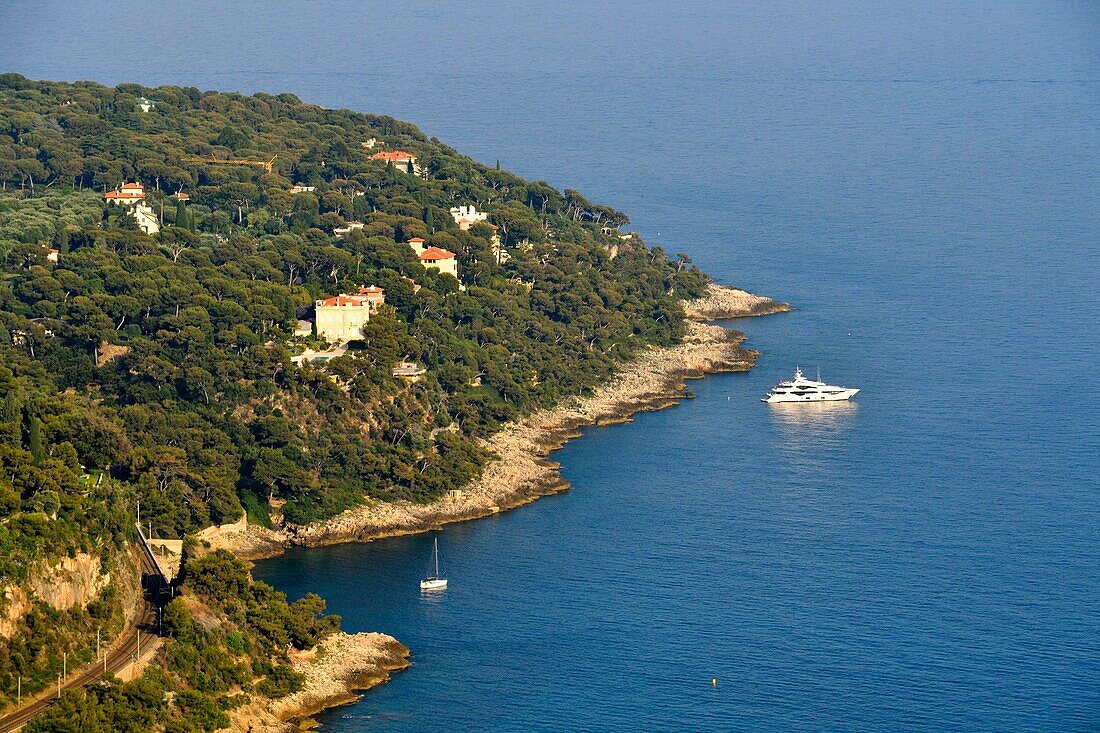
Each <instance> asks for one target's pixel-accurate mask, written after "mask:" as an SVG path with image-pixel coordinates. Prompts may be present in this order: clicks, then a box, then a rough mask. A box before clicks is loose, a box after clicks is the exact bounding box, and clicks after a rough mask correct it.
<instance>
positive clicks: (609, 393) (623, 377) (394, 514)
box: [202, 285, 789, 559]
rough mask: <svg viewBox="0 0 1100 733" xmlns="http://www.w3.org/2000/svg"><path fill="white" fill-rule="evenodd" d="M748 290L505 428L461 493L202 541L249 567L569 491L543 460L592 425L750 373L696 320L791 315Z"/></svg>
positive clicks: (703, 306)
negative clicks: (705, 382)
mask: <svg viewBox="0 0 1100 733" xmlns="http://www.w3.org/2000/svg"><path fill="white" fill-rule="evenodd" d="M788 309H789V307H788V306H787V305H786V304H783V303H776V302H775V301H773V300H770V299H768V298H763V297H760V296H757V295H752V294H751V293H746V292H745V291H742V290H736V289H733V288H726V287H722V286H717V285H712V286H710V289H709V291H708V295H707V296H706V297H705V298H702V299H700V300H697V301H690V302H687V303H685V310H686V311H687V313H688V315H689V320H688V323H687V334H686V335H685V337H684V339H683V341H682V343H680V344H678V345H676V346H672V347H668V348H661V349H650V350H649V351H646V352H643V353H642V354H640V355H639V356H638V357H637V358H636V359H635V360H633V361H631V362H628V363H626V364H624V365H623V366H622V368H621V369H620V371H619V372H618V373H617V374H616V375H615V377H614V378H613V379H612V380H611V381H610V382H609V383H608V384H606V385H604V386H603V387H600V388H598V389H596V390H595V391H594V392H593V394H591V395H590V396H587V397H584V398H573V399H571V400H568V401H566V402H565V403H563V404H562V405H560V406H558V407H556V408H554V409H550V410H542V411H540V412H537V413H535V414H533V415H530V416H528V417H527V418H525V419H522V420H518V421H515V422H512V423H509V424H507V425H505V426H504V427H503V428H502V429H501V430H500V431H499V432H498V433H496V434H495V435H493V436H492V437H491V438H489V439H488V440H486V441H485V447H486V448H487V449H488V450H489V451H491V452H492V453H493V454H494V455H496V456H497V458H496V459H495V460H493V461H492V462H490V463H489V465H487V466H486V467H485V471H484V473H483V475H482V477H481V478H480V479H478V480H476V481H473V482H471V483H470V484H469V485H468V486H466V487H464V488H463V490H462V491H460V492H455V493H453V494H449V495H447V496H444V497H441V498H440V499H438V500H436V501H433V502H431V503H428V504H414V503H412V502H404V501H398V502H380V501H368V502H366V503H365V504H363V505H361V506H358V507H355V508H354V509H349V510H348V511H346V512H344V513H343V514H340V515H338V516H336V517H334V518H332V519H330V520H328V521H325V522H321V523H317V524H311V525H307V526H287V527H282V528H279V529H276V530H268V529H264V528H262V527H256V526H247V525H246V526H244V527H243V528H242V527H241V526H240V525H234V526H233V527H232V528H231V529H230V528H228V527H227V528H225V529H224V530H223V529H221V528H218V529H215V528H210V529H207V530H206V531H204V532H203V534H202V538H203V539H205V540H206V541H208V542H210V544H211V546H213V547H224V548H226V549H229V550H231V551H233V552H235V553H236V554H237V555H239V556H241V557H245V558H249V559H257V558H261V557H269V556H271V555H276V554H279V553H280V552H281V551H282V550H283V549H284V548H285V547H287V546H289V545H302V546H320V545H330V544H337V543H341V542H356V541H359V542H362V541H367V540H371V539H377V538H380V537H392V536H396V535H403V534H413V533H417V532H424V531H427V530H430V529H435V528H438V527H440V526H442V525H444V524H448V523H451V522H459V521H464V520H467V519H476V518H478V517H484V516H489V515H491V514H496V513H498V512H502V511H505V510H508V509H513V508H515V507H518V506H522V505H523V504H527V503H529V502H531V501H534V500H535V499H538V498H539V497H541V496H546V495H548V494H553V493H556V492H559V491H563V490H565V489H567V488H569V483H568V482H567V481H566V480H565V479H563V478H562V477H561V475H560V474H559V473H558V464H557V463H555V462H554V461H552V460H550V459H549V458H547V456H548V455H549V454H550V453H551V452H552V451H554V450H557V449H558V448H560V447H561V446H562V445H564V444H565V442H566V441H568V440H569V439H570V438H573V437H575V436H576V435H577V430H578V429H579V428H581V427H584V426H588V425H611V424H615V423H621V422H626V421H628V420H629V419H630V417H631V416H632V415H634V414H635V413H638V412H643V411H650V410H660V409H663V408H665V407H669V406H672V405H675V404H677V403H679V402H680V400H682V399H684V398H685V397H688V396H689V395H688V394H687V393H686V392H685V391H684V380H685V379H695V378H699V377H702V376H704V375H706V374H713V373H716V372H725V371H747V370H748V369H750V368H752V366H753V364H754V363H755V360H756V356H757V352H755V351H752V350H751V349H746V348H743V347H742V346H741V341H742V340H743V338H744V336H743V334H741V333H739V332H736V331H730V330H727V329H725V328H722V327H720V326H714V325H707V324H703V323H699V322H698V321H701V320H706V319H710V318H734V317H739V316H749V315H758V314H763V313H774V312H778V311H783V310H788Z"/></svg>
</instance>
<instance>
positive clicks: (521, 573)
mask: <svg viewBox="0 0 1100 733" xmlns="http://www.w3.org/2000/svg"><path fill="white" fill-rule="evenodd" d="M0 70H4V71H18V72H20V73H23V74H25V75H27V76H29V77H32V78H50V79H92V80H96V81H100V82H104V83H108V84H114V83H120V82H126V81H136V82H141V83H144V84H147V85H150V86H152V85H156V84H180V85H193V86H198V87H201V88H216V89H233V90H239V91H242V92H253V91H265V92H281V91H292V92H295V93H297V94H298V95H299V96H300V97H302V98H303V99H305V100H308V101H312V102H316V103H319V104H322V105H325V106H329V107H350V108H353V109H357V110H362V111H371V112H377V113H384V114H390V115H393V116H395V117H399V118H402V119H408V120H411V121H413V122H415V123H417V124H419V125H420V126H421V128H422V129H424V130H425V131H426V132H427V133H428V134H430V135H434V136H438V137H439V138H441V139H443V140H445V141H447V142H449V143H451V144H453V145H454V146H456V147H457V148H459V149H461V150H463V151H465V152H467V153H469V154H471V155H473V156H474V157H475V158H477V159H479V160H481V161H483V162H486V163H488V164H494V163H495V161H496V160H497V159H499V160H500V161H501V165H502V166H503V167H505V168H510V169H513V170H515V171H516V172H518V173H520V174H521V175H524V176H528V177H533V178H542V179H545V180H547V181H549V182H551V183H552V184H554V185H556V186H559V187H570V188H577V189H579V190H582V191H583V192H585V194H586V195H588V196H589V197H590V198H592V199H594V200H598V201H601V202H606V203H608V204H611V205H613V206H615V207H617V208H620V209H623V210H625V211H627V212H628V213H629V214H630V215H631V216H632V217H633V219H634V223H633V226H634V227H636V228H637V229H638V231H639V232H641V234H642V235H643V236H644V237H645V238H646V240H647V241H648V242H649V243H650V244H653V245H658V246H661V247H663V248H665V249H666V250H667V251H669V252H672V253H675V252H680V251H683V252H687V253H688V254H690V255H691V256H692V257H693V258H694V259H695V260H696V261H697V262H698V263H699V264H700V265H701V266H702V267H703V268H704V269H706V270H707V271H708V272H710V273H711V274H712V275H713V276H714V277H715V279H716V280H718V281H720V282H725V283H730V284H735V285H738V286H741V287H745V288H748V289H750V290H753V291H754V292H760V293H763V294H767V295H771V296H774V297H776V298H779V299H782V300H787V301H789V302H791V303H792V305H793V306H794V307H795V310H794V311H793V312H791V313H787V314H782V315H774V316H768V317H765V318H760V319H752V320H744V321H735V322H731V323H729V324H728V325H730V326H731V327H733V328H737V329H741V330H743V331H745V332H746V333H747V335H748V344H749V345H750V346H752V347H754V348H756V349H759V350H760V351H761V352H762V355H761V357H760V359H759V363H758V365H757V367H756V368H755V369H754V370H753V371H752V372H750V373H747V374H735V375H721V376H715V377H710V378H707V379H705V380H702V381H698V382H693V383H692V384H691V385H690V389H691V390H692V391H693V392H694V393H695V395H696V398H695V399H693V400H688V401H685V402H684V403H683V404H681V405H680V406H678V407H675V408H673V409H669V410H665V411H662V412H658V413H649V414H643V415H639V416H638V417H637V419H636V420H635V421H634V422H633V423H631V424H627V425H621V426H614V427H606V428H596V429H590V430H586V431H585V433H584V435H583V437H581V438H580V439H578V440H576V441H573V442H572V443H570V444H569V445H568V446H567V447H565V448H564V449H563V450H561V451H560V452H559V453H557V454H556V458H557V460H559V461H560V462H561V464H562V471H563V473H564V475H565V476H566V478H568V479H569V480H570V481H571V482H572V484H573V488H572V489H571V490H570V491H569V492H567V493H564V494H561V495H558V496H554V497H550V498H546V499H543V500H541V501H539V502H537V503H535V504H533V505H530V506H527V507H524V508H522V509H519V510H516V511H513V512H510V513H508V514H505V515H503V516H498V517H493V518H490V519H485V520H481V521H477V522H472V523H467V524H464V525H459V526H450V527H447V528H446V529H445V530H444V531H442V532H441V533H439V534H438V536H439V539H440V544H441V548H442V551H443V558H444V563H445V566H446V570H447V575H448V576H449V578H450V583H451V585H450V588H449V589H448V590H447V591H446V592H445V593H442V594H439V595H437V596H434V597H431V598H425V597H422V596H421V594H420V593H419V591H418V590H417V581H418V580H419V578H420V577H421V576H422V575H423V573H424V571H425V569H426V566H427V564H428V561H429V558H430V554H431V542H432V536H430V535H425V536H417V537H405V538H399V539H393V540H385V541H379V542H375V543H372V544H368V545H347V546H340V547H333V548H328V549H319V550H295V551H292V552H290V553H288V554H287V555H286V556H285V557H281V558H278V559H274V560H270V561H266V562H263V563H260V564H259V565H257V567H256V571H255V573H256V575H257V577H260V578H262V579H265V580H267V581H269V582H271V583H273V584H275V585H276V586H277V587H279V588H281V589H283V590H285V591H286V592H287V593H289V594H290V595H292V596H298V595H301V594H303V593H306V592H308V591H313V592H316V593H319V594H321V595H322V596H324V597H325V598H326V599H328V601H329V608H330V610H331V611H333V612H335V613H338V614H340V615H341V616H343V618H344V626H345V628H347V629H348V630H351V631H359V630H381V631H385V632H387V633H390V634H393V635H394V636H396V637H397V638H399V639H400V640H401V641H403V642H404V643H405V644H407V645H408V646H409V647H411V649H412V666H411V667H410V668H409V669H408V670H407V671H404V672H401V673H400V674H398V675H397V676H396V677H395V678H394V679H393V681H392V682H390V683H389V684H386V685H384V686H382V687H379V688H376V689H375V690H372V691H370V692H369V693H367V694H366V696H365V697H364V698H363V700H362V701H361V702H359V703H356V704H353V705H350V706H347V707H344V708H340V709H338V710H335V711H331V712H330V713H328V714H326V715H325V716H324V718H323V720H324V727H323V729H322V730H323V731H326V732H327V733H336V732H340V733H346V732H350V731H385V732H386V733H390V732H393V733H398V732H400V733H405V732H409V731H435V730H439V729H449V730H455V731H466V730H471V731H472V730H478V731H561V730H577V731H612V732H617V731H638V730H643V731H696V730H699V731H702V730H707V731H710V730H714V731H718V730H722V731H735V730H745V731H765V730H774V731H1089V730H1091V731H1095V730H1100V399H1098V395H1100V392H1098V387H1100V4H1097V3H1096V2H1089V1H1085V2H1072V1H1060V2H1053V1H1047V0H1030V1H1028V0H1019V1H1015V2H1000V1H997V2H993V1H986V2H978V1H976V2H955V1H952V2H947V1H945V0H931V1H926V2H920V3H908V2H900V1H892V0H885V1H884V0H877V1H870V0H868V1H867V2H858V1H856V0H833V1H830V2H812V1H810V0H806V1H804V2H795V1H792V0H758V1H746V2H721V3H719V2H710V3H708V2H699V1H698V0H687V1H686V2H679V3H658V2H609V1H607V0H587V1H586V2H579V1H577V0H567V1H565V2H545V3H516V2H504V0H479V1H478V2H472V1H468V0H467V1H460V2H452V3H445V4H444V3H432V2H424V1H423V0H413V1H411V2H402V3H379V2H361V3H352V2H326V1H321V2H310V3H297V2H296V3H285V4H284V3H269V2H258V1H256V0H248V1H245V2H235V3H185V4H178V3H177V4H159V3H158V4H153V3H143V2H133V1H132V0H117V1H116V2H113V3H110V4H109V5H106V6H104V5H102V4H97V3H85V2H28V1H24V0H16V1H11V0H9V1H8V2H5V3H4V4H3V6H2V7H0ZM796 365H800V366H802V368H803V369H804V370H805V371H806V372H807V373H808V374H811V375H816V372H817V369H818V367H819V366H820V368H821V370H822V376H823V377H824V378H825V379H826V380H828V381H830V382H833V383H839V384H844V385H852V386H858V387H861V388H862V390H863V391H862V392H861V393H860V394H859V396H858V397H857V398H856V400H855V401H854V402H853V403H852V404H848V405H839V406H833V407H832V408H817V409H793V410H791V409H777V408H775V407H771V406H768V405H765V404H763V403H761V402H760V401H759V397H760V396H761V395H762V394H763V393H764V392H766V391H767V389H768V388H769V387H770V386H772V385H773V384H774V383H775V382H777V381H778V380H780V379H781V378H785V377H788V376H790V375H791V373H792V372H793V371H794V368H795V366H796ZM712 680H714V681H715V683H714V684H712Z"/></svg>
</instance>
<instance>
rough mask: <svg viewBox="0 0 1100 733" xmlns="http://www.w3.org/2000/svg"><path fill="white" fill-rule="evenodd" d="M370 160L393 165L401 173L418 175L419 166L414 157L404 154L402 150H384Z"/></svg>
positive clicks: (410, 154)
mask: <svg viewBox="0 0 1100 733" xmlns="http://www.w3.org/2000/svg"><path fill="white" fill-rule="evenodd" d="M370 159H371V160H379V161H382V162H383V163H393V167H394V168H396V169H397V170H399V171H402V172H403V173H413V174H417V173H420V166H418V165H417V164H416V156H415V155H413V154H412V153H406V152H405V151H404V150H384V151H382V152H380V153H375V154H374V155H372V156H371V157H370Z"/></svg>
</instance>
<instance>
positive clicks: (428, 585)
mask: <svg viewBox="0 0 1100 733" xmlns="http://www.w3.org/2000/svg"><path fill="white" fill-rule="evenodd" d="M432 561H433V563H434V565H435V573H433V574H432V575H431V576H430V577H427V578H424V580H422V581H420V590H443V589H444V588H446V587H447V579H446V578H441V577H439V538H438V537H436V538H435V550H434V551H433V552H432Z"/></svg>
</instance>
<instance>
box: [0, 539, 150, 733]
mask: <svg viewBox="0 0 1100 733" xmlns="http://www.w3.org/2000/svg"><path fill="white" fill-rule="evenodd" d="M141 557H142V564H141V570H142V575H143V578H144V577H149V576H152V577H153V578H156V579H161V578H162V576H161V574H160V570H159V568H157V566H156V563H155V562H154V561H153V558H152V555H150V554H149V553H148V552H142V553H141ZM162 587H163V586H162V585H161V584H160V583H155V584H154V587H153V588H152V589H149V588H145V587H143V588H142V604H141V609H140V611H139V612H138V614H137V615H136V617H135V618H134V619H132V622H131V624H130V626H129V627H128V628H127V630H126V631H125V632H123V635H122V639H121V641H119V642H118V643H116V644H115V645H114V647H112V648H111V649H108V650H107V652H106V672H107V673H110V674H115V675H117V674H119V673H121V672H124V671H125V670H126V668H127V666H129V665H132V664H136V663H137V661H138V659H139V658H140V656H142V655H145V654H146V653H147V652H148V650H150V649H153V648H154V647H155V646H158V645H159V644H160V641H161V637H160V635H159V633H158V619H157V610H158V607H159V604H161V603H162V602H163V600H164V598H163V594H162V593H160V592H159V590H160V588H162ZM104 675H105V672H104V660H103V659H99V660H97V661H95V662H92V663H91V664H88V665H86V666H85V667H82V668H81V669H79V670H77V671H76V672H74V673H72V674H70V675H69V676H68V677H67V678H66V679H63V680H62V681H61V691H65V690H76V689H80V688H82V687H87V686H88V685H90V684H93V683H95V682H98V681H99V680H101V679H103V677H104ZM57 698H58V689H57V687H56V686H55V687H54V688H53V689H51V690H48V691H44V692H42V693H39V695H37V696H36V697H34V698H33V699H31V700H28V701H27V702H25V703H23V705H22V706H20V707H18V708H16V709H14V710H11V711H9V712H8V713H6V714H4V715H3V716H0V733H9V731H17V730H19V729H21V728H22V727H23V726H24V725H26V724H27V723H28V722H30V720H31V719H32V718H34V717H35V716H36V715H38V714H39V713H41V712H42V711H43V710H45V709H46V708H47V707H49V706H50V705H51V704H52V703H53V702H54V701H55V700H57Z"/></svg>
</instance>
